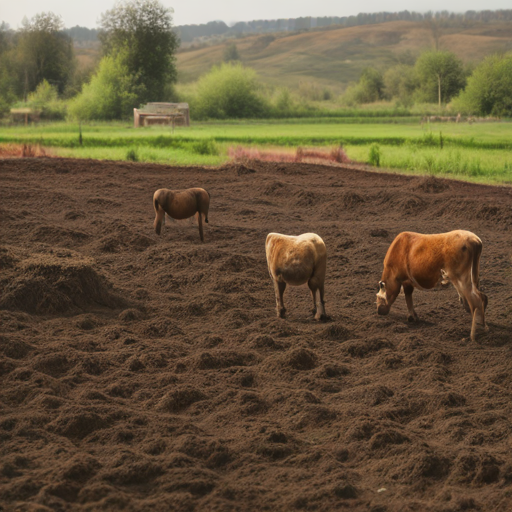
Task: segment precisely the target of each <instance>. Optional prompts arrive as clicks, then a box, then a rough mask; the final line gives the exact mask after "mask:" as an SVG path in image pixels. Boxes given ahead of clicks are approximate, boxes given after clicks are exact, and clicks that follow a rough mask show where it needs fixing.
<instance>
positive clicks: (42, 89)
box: [27, 80, 66, 119]
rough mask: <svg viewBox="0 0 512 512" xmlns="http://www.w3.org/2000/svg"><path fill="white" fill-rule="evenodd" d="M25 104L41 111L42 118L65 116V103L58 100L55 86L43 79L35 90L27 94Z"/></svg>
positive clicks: (62, 117) (61, 117)
mask: <svg viewBox="0 0 512 512" xmlns="http://www.w3.org/2000/svg"><path fill="white" fill-rule="evenodd" d="M27 105H28V106H29V107H30V108H33V109H35V110H40V111H41V117H42V118H44V119H64V118H65V117H66V105H65V104H64V103H63V102H62V101H60V100H59V95H58V92H57V88H56V87H54V86H53V85H50V84H49V83H48V82H47V81H46V80H43V81H42V82H41V83H40V84H39V85H38V86H37V88H36V90H35V91H34V92H33V93H31V94H29V96H28V100H27Z"/></svg>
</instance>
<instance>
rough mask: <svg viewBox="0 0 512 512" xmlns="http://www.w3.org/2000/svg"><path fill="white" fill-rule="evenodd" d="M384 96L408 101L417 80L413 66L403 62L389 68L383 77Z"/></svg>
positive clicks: (403, 101) (404, 101)
mask: <svg viewBox="0 0 512 512" xmlns="http://www.w3.org/2000/svg"><path fill="white" fill-rule="evenodd" d="M383 81H384V96H386V97H387V98H397V99H399V100H400V101H401V102H402V103H404V104H406V103H410V102H411V98H412V95H413V93H414V90H415V89H416V87H417V86H418V80H417V76H416V73H415V71H414V68H413V67H412V66H407V65H405V64H397V65H396V66H393V67H391V68H389V69H388V70H387V71H386V72H385V73H384V77H383Z"/></svg>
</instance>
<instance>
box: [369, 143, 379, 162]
mask: <svg viewBox="0 0 512 512" xmlns="http://www.w3.org/2000/svg"><path fill="white" fill-rule="evenodd" d="M368 163H369V164H370V165H373V166H374V167H380V147H379V145H378V144H372V145H371V146H370V153H369V154H368Z"/></svg>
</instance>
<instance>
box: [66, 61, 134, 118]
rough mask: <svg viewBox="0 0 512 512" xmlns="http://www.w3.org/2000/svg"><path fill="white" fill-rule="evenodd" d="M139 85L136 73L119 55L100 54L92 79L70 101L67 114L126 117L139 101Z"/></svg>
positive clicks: (83, 116) (80, 116) (73, 115)
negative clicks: (134, 73)
mask: <svg viewBox="0 0 512 512" xmlns="http://www.w3.org/2000/svg"><path fill="white" fill-rule="evenodd" d="M140 88H141V87H140V85H138V84H137V77H136V76H133V75H132V74H131V73H130V71H129V69H128V67H127V66H126V64H125V63H124V57H123V56H122V55H117V56H116V57H103V59H102V60H101V62H100V65H99V67H98V71H97V73H96V74H95V75H94V76H93V77H92V79H91V82H90V83H89V84H85V85H84V86H83V90H82V93H81V94H80V95H78V96H77V97H76V98H74V99H73V100H71V101H70V102H69V106H68V113H69V116H70V117H71V118H73V119H80V120H106V121H108V120H111V119H122V118H127V117H129V116H130V115H131V114H132V113H133V108H134V107H137V105H138V103H137V98H138V97H139V96H140V94H141V90H140Z"/></svg>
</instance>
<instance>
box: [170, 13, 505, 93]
mask: <svg viewBox="0 0 512 512" xmlns="http://www.w3.org/2000/svg"><path fill="white" fill-rule="evenodd" d="M437 38H438V47H439V49H443V50H449V51H453V52H454V53H456V54H457V55H458V56H459V57H460V58H461V59H462V60H464V61H465V62H470V61H474V62H477V61H479V60H481V59H482V58H484V57H485V56H486V55H489V54H491V53H495V52H503V51H510V50H512V23H511V22H496V23H481V24H473V25H472V26H471V28H463V27H457V28H456V27H451V28H445V29H441V30H440V31H439V32H438V36H437ZM230 41H233V40H230ZM234 41H235V43H236V45H237V49H238V52H239V54H240V56H241V60H242V62H243V63H244V64H245V65H247V66H250V67H252V68H254V69H255V70H256V71H257V72H258V73H259V75H260V77H261V79H262V80H263V81H264V82H265V83H268V84H272V85H287V86H289V87H297V86H298V85H299V83H300V82H301V81H303V82H304V81H305V82H314V83H316V84H318V85H321V86H329V87H332V88H335V89H342V88H344V87H345V86H346V85H347V84H348V83H349V82H351V81H355V80H357V79H358V77H359V75H360V73H361V71H362V69H364V68H365V67H366V66H375V67H377V68H379V69H386V68H387V67H389V66H390V65H392V64H393V63H395V62H397V60H398V59H399V58H400V57H401V56H403V55H404V54H406V53H407V52H410V53H411V54H412V55H418V54H419V53H421V51H423V50H425V49H428V48H434V47H435V41H436V38H435V34H434V33H433V31H432V29H431V28H430V27H429V26H428V25H427V24H426V23H424V22H421V23H419V22H409V21H394V22H388V23H382V24H378V25H364V26H358V27H349V28H343V27H342V28H334V29H330V30H317V31H309V32H302V33H298V34H297V33H295V34H291V35H290V34H286V33H276V34H267V35H256V36H252V37H246V38H243V39H236V40H234ZM226 44H228V43H226V42H223V43H220V44H217V45H213V46H209V47H206V48H200V49H195V50H187V51H182V52H180V53H178V55H177V65H178V73H179V80H180V82H190V81H194V80H196V79H197V78H198V77H199V76H200V75H201V74H203V73H205V72H207V71H208V70H209V69H210V68H211V66H212V65H215V64H219V63H220V62H222V55H223V52H224V49H225V47H226Z"/></svg>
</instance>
